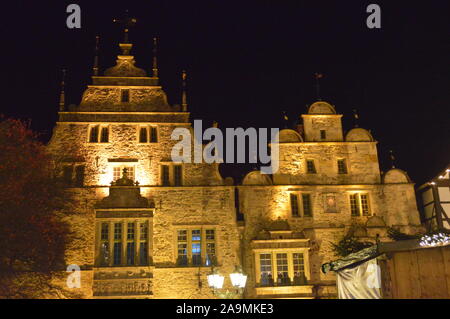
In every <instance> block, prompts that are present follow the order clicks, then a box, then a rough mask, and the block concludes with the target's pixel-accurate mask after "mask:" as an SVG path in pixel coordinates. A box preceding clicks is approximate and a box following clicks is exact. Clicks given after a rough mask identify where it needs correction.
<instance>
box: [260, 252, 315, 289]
mask: <svg viewBox="0 0 450 319" xmlns="http://www.w3.org/2000/svg"><path fill="white" fill-rule="evenodd" d="M255 259H256V260H255V263H256V281H257V284H258V286H290V285H295V286H301V285H306V284H307V280H308V278H309V266H308V264H307V262H308V251H307V250H306V249H299V250H297V249H294V248H292V249H277V250H272V251H257V252H255Z"/></svg>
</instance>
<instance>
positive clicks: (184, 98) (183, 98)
mask: <svg viewBox="0 0 450 319" xmlns="http://www.w3.org/2000/svg"><path fill="white" fill-rule="evenodd" d="M186 78H187V75H186V71H185V70H183V72H181V80H182V93H181V110H182V111H183V112H187V107H188V105H187V96H186Z"/></svg>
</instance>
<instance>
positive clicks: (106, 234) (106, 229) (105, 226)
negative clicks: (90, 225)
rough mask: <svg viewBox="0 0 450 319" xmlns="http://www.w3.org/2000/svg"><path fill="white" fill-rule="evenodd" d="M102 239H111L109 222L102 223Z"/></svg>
mask: <svg viewBox="0 0 450 319" xmlns="http://www.w3.org/2000/svg"><path fill="white" fill-rule="evenodd" d="M100 239H101V240H102V241H103V240H104V241H108V240H109V224H108V223H102V229H101V235H100Z"/></svg>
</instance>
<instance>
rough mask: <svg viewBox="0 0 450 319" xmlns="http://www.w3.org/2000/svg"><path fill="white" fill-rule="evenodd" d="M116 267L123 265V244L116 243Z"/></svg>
mask: <svg viewBox="0 0 450 319" xmlns="http://www.w3.org/2000/svg"><path fill="white" fill-rule="evenodd" d="M113 261H114V262H113V264H114V266H118V265H120V264H121V263H122V243H121V242H118V243H114V259H113Z"/></svg>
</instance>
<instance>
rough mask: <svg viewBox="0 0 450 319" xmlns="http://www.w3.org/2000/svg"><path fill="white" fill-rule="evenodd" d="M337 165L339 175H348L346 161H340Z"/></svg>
mask: <svg viewBox="0 0 450 319" xmlns="http://www.w3.org/2000/svg"><path fill="white" fill-rule="evenodd" d="M337 164H338V173H339V174H347V165H346V163H345V159H339V160H338V161H337Z"/></svg>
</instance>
